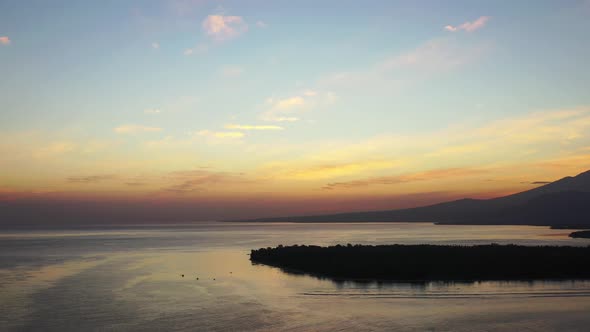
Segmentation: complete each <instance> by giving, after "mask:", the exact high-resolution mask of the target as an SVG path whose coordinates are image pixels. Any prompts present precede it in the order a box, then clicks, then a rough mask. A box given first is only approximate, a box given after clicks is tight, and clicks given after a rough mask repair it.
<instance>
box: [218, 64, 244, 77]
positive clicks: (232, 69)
mask: <svg viewBox="0 0 590 332" xmlns="http://www.w3.org/2000/svg"><path fill="white" fill-rule="evenodd" d="M243 72H244V69H243V68H242V67H239V66H225V67H223V68H221V75H222V76H224V77H238V76H240V75H242V73H243Z"/></svg>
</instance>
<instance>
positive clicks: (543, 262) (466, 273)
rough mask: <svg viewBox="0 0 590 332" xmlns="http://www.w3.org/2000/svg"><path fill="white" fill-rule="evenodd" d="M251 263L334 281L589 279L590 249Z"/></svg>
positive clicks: (356, 249)
mask: <svg viewBox="0 0 590 332" xmlns="http://www.w3.org/2000/svg"><path fill="white" fill-rule="evenodd" d="M250 259H251V261H252V262H253V263H257V264H265V265H270V266H275V267H279V268H281V269H282V270H283V271H285V272H292V273H299V274H301V273H303V274H309V275H314V276H318V277H326V278H332V279H335V280H361V279H362V280H392V281H428V280H448V281H473V280H535V279H590V246H588V247H563V246H560V247H557V246H518V245H497V244H491V245H478V246H451V245H444V246H443V245H379V246H369V245H350V244H349V245H346V246H341V245H336V246H330V247H319V246H298V245H294V246H278V247H276V248H261V249H258V250H252V252H251V254H250Z"/></svg>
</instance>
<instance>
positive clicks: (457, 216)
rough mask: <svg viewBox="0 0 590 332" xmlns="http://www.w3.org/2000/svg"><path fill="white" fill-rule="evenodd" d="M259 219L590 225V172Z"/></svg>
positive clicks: (262, 220)
mask: <svg viewBox="0 0 590 332" xmlns="http://www.w3.org/2000/svg"><path fill="white" fill-rule="evenodd" d="M248 221H258V222H271V221H272V222H417V221H430V222H438V223H444V224H473V225H478V224H479V225H485V224H490V225H498V224H510V225H551V226H570V225H582V226H584V225H588V226H590V171H586V172H584V173H581V174H579V175H577V176H575V177H569V176H568V177H565V178H563V179H560V180H558V181H555V182H552V183H549V184H546V185H544V186H541V187H538V188H535V189H531V190H527V191H523V192H520V193H517V194H513V195H509V196H503V197H498V198H493V199H487V200H478V199H461V200H456V201H451V202H445V203H439V204H434V205H429V206H423V207H417V208H411V209H399V210H387V211H370V212H353V213H339V214H330V215H316V216H298V217H281V218H264V219H254V220H248Z"/></svg>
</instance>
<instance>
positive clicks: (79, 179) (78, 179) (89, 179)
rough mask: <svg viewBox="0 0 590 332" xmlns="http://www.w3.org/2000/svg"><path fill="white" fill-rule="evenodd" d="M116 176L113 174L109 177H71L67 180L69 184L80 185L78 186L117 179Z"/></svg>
mask: <svg viewBox="0 0 590 332" xmlns="http://www.w3.org/2000/svg"><path fill="white" fill-rule="evenodd" d="M115 178H116V176H115V175H112V174H108V175H88V176H71V177H68V178H67V179H66V181H67V182H69V183H78V184H94V183H99V182H104V181H109V180H113V179H115Z"/></svg>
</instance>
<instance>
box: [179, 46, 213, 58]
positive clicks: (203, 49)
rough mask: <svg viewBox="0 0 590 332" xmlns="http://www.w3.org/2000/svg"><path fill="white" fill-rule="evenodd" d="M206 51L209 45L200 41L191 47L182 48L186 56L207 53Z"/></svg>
mask: <svg viewBox="0 0 590 332" xmlns="http://www.w3.org/2000/svg"><path fill="white" fill-rule="evenodd" d="M207 51H209V45H207V44H205V43H200V44H197V46H195V47H193V48H187V49H186V50H184V52H183V54H184V55H186V56H191V55H198V54H203V53H207Z"/></svg>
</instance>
